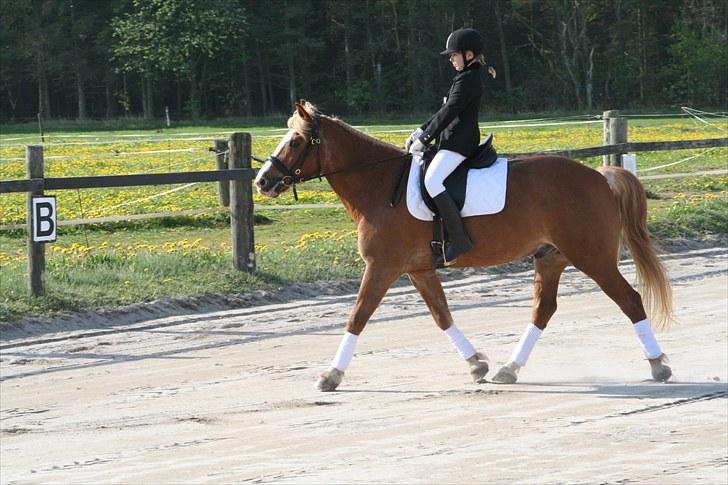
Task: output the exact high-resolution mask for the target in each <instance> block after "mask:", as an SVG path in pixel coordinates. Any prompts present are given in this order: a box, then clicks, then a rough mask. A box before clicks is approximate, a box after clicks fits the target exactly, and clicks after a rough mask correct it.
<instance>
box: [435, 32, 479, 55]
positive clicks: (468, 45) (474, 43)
mask: <svg viewBox="0 0 728 485" xmlns="http://www.w3.org/2000/svg"><path fill="white" fill-rule="evenodd" d="M465 51H473V54H475V56H476V57H477V56H478V54H482V52H483V39H482V38H481V37H480V33H479V32H478V31H477V30H475V29H458V30H456V31H454V32H453V33H452V34H450V36H449V37H448V38H447V41H446V42H445V50H444V51H442V52H440V54H445V55H450V54H452V53H453V52H463V53H464V52H465Z"/></svg>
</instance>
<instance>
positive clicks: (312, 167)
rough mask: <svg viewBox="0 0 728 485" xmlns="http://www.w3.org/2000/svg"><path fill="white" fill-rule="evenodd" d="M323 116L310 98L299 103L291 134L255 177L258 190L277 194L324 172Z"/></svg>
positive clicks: (286, 136) (294, 114) (292, 117)
mask: <svg viewBox="0 0 728 485" xmlns="http://www.w3.org/2000/svg"><path fill="white" fill-rule="evenodd" d="M319 119H320V115H319V114H318V112H317V111H316V108H315V107H314V106H313V105H312V104H311V103H309V102H308V101H304V100H300V101H297V102H296V109H295V111H294V112H293V115H292V116H291V117H290V118H289V119H288V128H289V130H288V133H286V135H285V136H284V137H283V139H282V140H281V142H280V143H279V144H278V147H277V148H276V149H275V151H274V152H273V154H272V155H271V156H269V157H268V160H267V161H266V162H265V165H263V168H261V169H260V171H259V172H258V176H257V177H256V178H255V186H256V187H257V189H258V193H259V194H261V195H265V196H267V197H278V196H279V195H280V194H281V193H283V192H285V191H286V190H288V189H289V188H290V187H292V186H295V184H296V183H298V182H302V181H303V180H307V179H310V178H314V177H317V176H318V175H319V174H320V173H321V153H320V145H321V138H320V133H319Z"/></svg>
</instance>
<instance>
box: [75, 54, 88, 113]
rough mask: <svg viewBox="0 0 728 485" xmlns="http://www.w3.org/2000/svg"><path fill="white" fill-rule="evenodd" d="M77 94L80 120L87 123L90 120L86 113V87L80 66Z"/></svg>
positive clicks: (78, 68)
mask: <svg viewBox="0 0 728 485" xmlns="http://www.w3.org/2000/svg"><path fill="white" fill-rule="evenodd" d="M76 94H77V97H78V120H79V121H85V120H86V119H87V118H88V113H87V112H86V86H85V85H84V82H83V72H81V68H80V67H79V66H77V67H76Z"/></svg>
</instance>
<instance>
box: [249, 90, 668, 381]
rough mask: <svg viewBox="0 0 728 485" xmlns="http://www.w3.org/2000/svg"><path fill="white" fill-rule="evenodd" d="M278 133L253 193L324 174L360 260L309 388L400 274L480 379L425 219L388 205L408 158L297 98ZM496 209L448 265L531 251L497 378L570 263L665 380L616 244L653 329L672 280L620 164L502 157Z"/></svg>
mask: <svg viewBox="0 0 728 485" xmlns="http://www.w3.org/2000/svg"><path fill="white" fill-rule="evenodd" d="M288 127H289V131H288V133H287V134H286V135H285V136H284V137H283V139H282V141H281V142H280V144H279V145H278V147H277V148H276V150H275V152H274V153H273V155H271V156H270V157H269V158H268V160H267V161H266V163H265V165H264V166H263V167H262V168H261V169H260V171H259V173H258V175H257V178H256V180H255V183H256V186H257V190H258V192H259V193H261V194H263V195H265V196H269V197H277V196H278V195H280V194H281V193H282V192H285V191H286V190H287V189H289V188H290V187H291V186H293V187H294V188H295V184H296V183H301V182H304V181H305V180H308V179H312V178H317V177H319V176H323V177H326V179H327V180H328V182H329V184H330V185H331V188H332V189H333V190H334V191H335V192H336V194H337V195H338V196H339V198H340V199H341V201H342V203H343V204H344V206H345V207H346V209H347V211H348V212H349V215H350V216H351V218H352V219H353V221H354V223H355V224H356V226H357V229H358V246H359V253H360V255H361V257H362V259H363V260H364V262H365V263H366V269H365V270H364V275H363V277H362V280H361V286H360V288H359V293H358V296H357V300H356V304H355V305H354V308H353V310H352V312H351V315H350V316H349V319H348V321H347V324H346V332H345V335H344V338H343V339H342V342H341V345H340V346H339V349H338V352H337V353H336V356H335V358H334V360H333V362H332V365H331V367H330V368H329V369H328V370H327V371H326V372H324V373H323V374H322V375H321V377H320V379H319V381H318V387H319V389H320V390H322V391H331V390H334V389H336V388H337V386H338V385H339V384H340V383H341V380H342V378H343V375H344V371H345V370H346V367H347V366H348V364H349V362H350V360H351V358H352V355H353V352H354V347H355V344H356V340H357V338H358V336H359V334H360V333H361V332H362V330H363V329H364V327H365V325H366V324H367V321H368V320H369V318H370V316H371V315H372V313H373V312H374V310H375V309H376V308H377V306H379V303H380V302H381V300H382V298H383V297H384V295H385V293H386V292H387V290H388V289H389V287H390V286H391V285H392V284H393V283H394V282H395V281H396V280H397V279H398V278H399V277H400V276H401V275H402V274H403V273H407V275H408V276H409V278H410V280H411V281H412V284H413V285H414V286H415V288H416V289H417V290H418V291H419V293H420V294H421V295H422V298H423V299H424V300H425V303H426V304H427V306H428V308H429V310H430V312H431V313H432V316H433V318H434V320H435V323H436V324H437V326H438V327H439V328H440V329H442V330H443V331H445V332H446V334H447V336H448V337H449V338H450V341H451V342H452V343H453V345H454V346H455V348H456V349H457V350H458V352H459V353H460V355H461V356H462V357H463V359H465V360H466V362H467V363H468V364H469V367H470V373H471V376H472V378H473V380H474V381H475V382H484V380H485V379H484V378H485V374H486V373H487V372H488V360H487V358H486V357H485V355H484V354H482V353H480V352H476V351H475V348H474V347H473V346H472V344H470V342H469V341H468V339H467V337H465V336H464V335H463V334H462V332H460V331H459V330H458V329H457V327H456V326H455V325H454V323H453V318H452V315H451V314H450V310H449V309H448V304H447V300H446V298H445V294H444V292H443V289H442V286H441V284H440V280H439V279H438V276H437V274H436V271H435V267H434V265H433V258H432V253H431V249H430V241H431V238H432V224H431V223H428V222H424V221H420V220H418V219H415V218H414V217H412V216H411V215H410V214H409V212H408V210H407V207H406V204H405V203H400V204H398V205H396V206H395V207H390V200H391V195H392V192H393V190H394V188H395V186H396V185H397V182H398V180H399V177H400V175H401V173H402V169H403V163H404V160H405V159H407V158H408V156H407V155H406V154H405V153H404V152H403V151H402V150H401V149H400V148H399V147H396V146H394V145H392V144H389V143H385V142H382V141H380V140H377V139H374V138H372V137H370V136H368V135H366V134H364V133H362V132H360V131H357V130H355V129H354V128H352V127H351V126H349V125H347V124H346V123H344V122H342V121H340V120H338V119H336V118H332V117H328V116H324V115H322V114H320V113H318V111H317V110H316V109H315V107H314V106H313V105H311V104H310V103H308V102H305V101H299V102H298V103H296V109H295V111H294V113H293V115H292V116H291V118H290V119H289V120H288ZM508 163H509V166H508V178H507V184H508V191H507V195H506V204H505V208H504V209H503V210H502V211H501V212H499V213H497V214H492V215H487V216H476V217H467V218H465V219H464V224H465V227H466V230H467V231H468V234H469V235H470V237H471V239H472V241H473V243H474V247H473V249H472V250H471V251H469V252H468V253H466V254H463V255H461V256H460V257H458V259H457V261H456V263H455V265H454V267H476V266H492V265H497V264H502V263H506V262H509V261H513V260H515V259H518V258H523V257H525V256H530V255H533V256H534V265H535V281H534V291H533V308H532V316H531V318H532V320H531V322H532V323H531V325H529V328H528V329H527V330H526V332H524V334H523V337H522V338H521V341H520V342H519V344H518V346H517V348H516V349H515V350H514V354H513V356H512V358H511V361H510V362H508V363H507V364H506V365H505V366H504V367H502V368H501V369H500V371H499V372H498V373H497V375H496V376H495V377H494V379H493V380H494V381H495V382H499V383H514V382H516V380H517V372H518V370H519V368H520V367H522V366H523V365H525V361H526V359H527V358H528V354H529V353H530V351H531V349H532V348H533V345H534V344H535V342H536V340H537V339H538V336H539V335H540V333H541V331H543V330H544V329H545V328H546V325H547V324H548V322H549V319H550V318H551V316H552V315H553V314H554V312H555V311H556V293H557V288H558V284H559V278H560V276H561V273H562V272H563V271H564V269H565V268H566V267H567V266H568V265H573V266H575V267H576V268H578V269H579V270H581V271H582V272H584V273H585V274H586V275H588V276H589V277H591V278H592V279H593V280H594V281H595V282H596V283H597V284H598V285H599V287H600V288H601V289H602V290H603V291H604V293H606V294H607V295H608V296H609V297H610V298H611V299H612V300H614V302H615V303H616V304H617V305H618V306H619V308H620V309H621V310H622V312H623V313H624V314H625V315H626V316H627V317H628V318H629V319H630V321H632V322H633V323H634V328H635V331H636V333H637V336H638V338H639V341H640V344H641V346H642V350H643V352H644V354H645V357H646V358H647V359H648V360H649V362H650V366H651V371H652V376H653V378H654V379H656V380H667V379H668V378H669V377H670V376H671V374H672V372H671V370H670V368H669V367H668V366H666V365H664V363H663V359H664V357H665V355H664V354H663V353H662V351H661V350H660V348H659V345H658V344H657V342H656V340H655V339H654V335H653V334H652V330H651V328H650V321H649V320H648V319H647V313H646V311H645V307H644V306H643V301H642V298H641V297H640V295H639V293H637V292H636V291H635V290H634V289H633V288H632V287H631V286H630V284H629V283H628V282H627V281H626V280H625V279H624V277H623V276H622V275H621V274H620V272H619V269H618V261H619V257H620V252H621V242H622V241H623V242H626V244H627V246H628V247H629V250H630V252H631V254H632V257H633V259H634V263H635V266H636V269H637V275H638V280H639V282H640V284H641V289H642V292H643V294H644V296H645V303H646V306H647V311H648V312H649V313H650V317H651V320H652V321H653V322H654V323H655V324H656V326H658V327H666V326H667V325H668V324H669V322H670V319H671V316H672V303H671V288H670V283H669V280H668V278H667V275H666V273H665V270H664V268H663V266H662V264H661V262H660V260H659V258H658V257H657V255H656V253H655V250H654V248H653V246H652V244H651V242H650V239H649V236H648V234H647V230H646V214H647V202H646V197H645V191H644V189H643V187H642V185H641V184H640V182H639V181H638V179H637V178H636V177H635V176H634V175H632V174H631V173H629V172H628V171H626V170H623V169H620V168H614V167H602V168H600V169H599V170H598V171H597V170H593V169H591V168H588V167H586V166H584V165H582V164H580V163H578V162H576V161H573V160H569V159H567V158H563V157H556V156H533V157H524V158H519V159H514V160H510V161H509V162H508Z"/></svg>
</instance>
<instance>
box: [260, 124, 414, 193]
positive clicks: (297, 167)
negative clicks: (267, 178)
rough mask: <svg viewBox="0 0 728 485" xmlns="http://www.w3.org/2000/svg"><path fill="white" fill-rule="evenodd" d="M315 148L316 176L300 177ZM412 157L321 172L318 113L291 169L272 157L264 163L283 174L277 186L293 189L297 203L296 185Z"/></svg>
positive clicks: (401, 156) (385, 159)
mask: <svg viewBox="0 0 728 485" xmlns="http://www.w3.org/2000/svg"><path fill="white" fill-rule="evenodd" d="M314 147H315V148H316V163H317V165H318V170H317V172H318V174H317V175H312V176H310V177H301V172H302V170H301V169H302V168H303V164H304V163H305V161H306V157H307V156H308V153H309V152H310V151H311V149H312V148H314ZM411 157H412V155H410V154H409V153H405V154H402V155H397V156H394V157H389V158H384V159H381V160H374V161H370V162H366V163H362V164H358V165H355V166H353V167H346V168H342V169H338V170H331V171H329V172H322V171H321V135H320V133H319V113H314V115H313V130H311V137H310V139H309V141H308V143H306V148H305V149H304V150H303V151H302V152H301V153H300V154H299V155H298V158H297V159H296V162H295V163H294V164H293V165H291V167H290V168H289V167H287V166H286V164H284V163H283V162H282V161H281V159H279V158H278V157H275V156H273V155H271V156H269V157H268V158H267V159H266V160H265V161H266V162H270V163H271V165H273V166H274V167H275V168H276V169H277V170H278V171H279V172H281V173H282V174H283V178H282V179H281V180H280V182H278V183H279V184H283V185H285V186H286V187H291V188H292V189H293V198H294V199H295V200H296V201H298V192H297V191H296V184H300V183H303V182H305V181H307V180H311V179H315V178H318V179H319V180H321V178H322V177H326V176H327V175H335V174H337V173H344V172H355V171H358V170H363V169H366V168H369V167H372V166H374V165H378V164H380V163H384V162H389V161H392V160H398V159H405V158H411ZM253 158H254V159H256V160H258V161H262V160H260V159H259V158H257V157H253Z"/></svg>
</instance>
